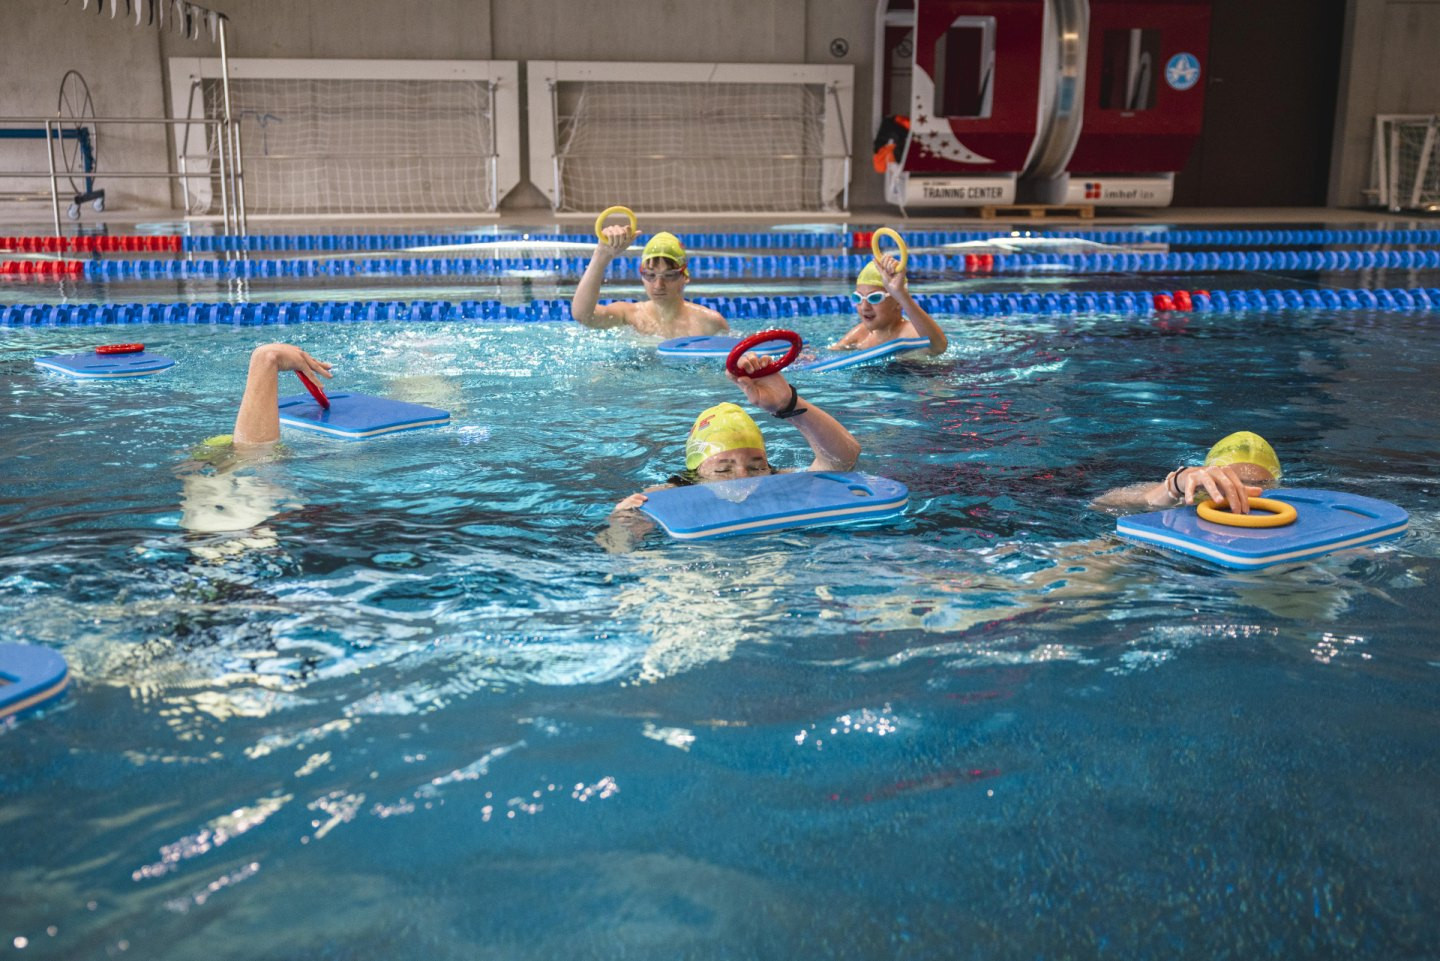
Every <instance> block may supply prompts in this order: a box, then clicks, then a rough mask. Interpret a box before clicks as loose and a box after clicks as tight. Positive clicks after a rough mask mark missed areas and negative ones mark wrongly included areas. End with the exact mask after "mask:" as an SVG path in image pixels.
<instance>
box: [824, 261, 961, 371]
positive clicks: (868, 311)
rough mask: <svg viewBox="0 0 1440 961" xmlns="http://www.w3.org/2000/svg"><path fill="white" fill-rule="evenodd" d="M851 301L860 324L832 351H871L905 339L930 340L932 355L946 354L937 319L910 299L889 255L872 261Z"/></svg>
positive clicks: (895, 265) (833, 346)
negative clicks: (919, 338) (918, 338)
mask: <svg viewBox="0 0 1440 961" xmlns="http://www.w3.org/2000/svg"><path fill="white" fill-rule="evenodd" d="M850 298H851V299H852V300H853V301H854V302H855V312H856V313H857V314H859V315H860V322H859V323H858V324H856V325H855V326H854V327H852V328H851V329H850V332H849V333H848V334H846V335H845V336H844V337H841V338H840V339H839V340H838V341H836V342H835V343H834V344H831V345H830V349H831V350H849V349H853V350H867V349H869V348H871V347H879V346H880V345H881V344H884V343H888V342H889V341H892V340H898V339H899V338H901V337H928V338H930V356H932V357H935V356H938V355H940V354H943V353H945V348H946V347H947V346H949V342H948V341H947V340H946V339H945V331H943V330H941V329H940V325H939V324H937V323H935V318H933V317H931V316H930V314H929V313H928V312H926V310H925V308H924V307H921V306H920V305H919V304H918V303H917V302H916V301H915V298H914V297H911V296H910V288H909V285H908V284H907V283H906V281H905V274H904V272H903V271H901V270H900V262H899V261H897V260H896V259H895V258H894V257H891V256H889V255H886V256H884V257H882V258H880V260H878V261H875V260H872V261H870V263H868V264H866V265H865V269H864V270H862V271H860V276H859V277H857V278H856V279H855V290H854V292H853V293H851V295H850Z"/></svg>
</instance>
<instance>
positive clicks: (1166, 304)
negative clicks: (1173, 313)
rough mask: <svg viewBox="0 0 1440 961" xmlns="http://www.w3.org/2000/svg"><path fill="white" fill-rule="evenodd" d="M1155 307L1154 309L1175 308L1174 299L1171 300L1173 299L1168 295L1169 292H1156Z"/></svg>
mask: <svg viewBox="0 0 1440 961" xmlns="http://www.w3.org/2000/svg"><path fill="white" fill-rule="evenodd" d="M1155 309H1156V310H1174V309H1175V301H1173V300H1171V299H1170V295H1169V294H1156V295H1155Z"/></svg>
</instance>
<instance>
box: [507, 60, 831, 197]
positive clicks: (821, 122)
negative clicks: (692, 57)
mask: <svg viewBox="0 0 1440 961" xmlns="http://www.w3.org/2000/svg"><path fill="white" fill-rule="evenodd" d="M561 66H563V65H561ZM610 66H612V67H613V68H614V69H612V70H610V71H603V72H602V71H589V72H588V73H594V74H599V75H586V76H578V77H570V78H566V77H565V76H564V75H563V73H561V75H559V76H550V77H541V78H537V76H536V73H535V72H534V71H532V72H531V74H530V84H531V88H530V98H531V101H530V103H531V110H530V138H531V141H530V142H531V153H530V156H531V166H532V170H531V178H532V180H535V181H536V185H537V186H539V187H540V188H541V189H542V190H544V191H545V192H546V193H547V194H549V195H550V197H551V201H552V204H553V205H554V207H555V209H556V210H557V211H590V210H601V209H604V208H605V207H608V206H610V205H611V204H615V203H625V204H627V205H628V206H631V207H633V208H635V209H637V210H644V211H647V212H650V211H654V212H662V211H664V212H696V213H726V212H740V213H745V212H777V211H795V212H809V211H813V212H830V211H840V210H843V209H844V208H845V206H846V194H845V187H846V183H847V182H848V179H849V178H848V172H847V171H848V163H849V150H848V147H847V145H846V138H845V135H844V133H843V130H844V128H845V126H846V125H845V122H844V121H845V119H846V118H845V116H844V113H848V108H849V103H848V99H849V87H848V83H847V85H846V87H845V89H844V91H843V92H844V95H845V97H846V102H845V103H844V104H842V103H840V96H841V90H840V89H839V84H838V83H836V82H834V79H833V78H831V77H827V76H825V75H822V74H811V75H808V76H807V75H806V74H804V73H803V72H802V73H799V74H798V75H792V74H790V73H786V72H784V71H782V72H779V73H773V74H772V76H773V79H770V78H766V77H764V76H763V75H761V70H760V68H756V67H754V66H753V65H752V67H751V69H750V70H749V71H748V72H747V73H745V74H741V75H739V76H738V77H736V78H735V79H729V80H725V81H717V80H716V79H714V75H713V72H710V75H709V76H705V77H704V79H686V78H684V77H683V76H680V77H677V76H676V75H675V73H673V72H672V71H670V70H669V69H655V67H656V65H653V64H651V65H647V66H648V67H649V68H650V69H648V70H641V71H637V72H638V73H640V74H641V75H642V76H648V77H651V78H654V77H663V78H664V79H663V80H655V79H649V80H646V79H639V78H630V77H626V76H625V73H626V70H625V68H626V66H627V65H624V64H617V65H610ZM686 66H690V65H686ZM697 66H699V67H701V68H706V67H713V66H715V65H697ZM604 73H608V74H609V75H608V76H606V75H603V74H604ZM702 75H703V71H702ZM742 77H743V78H744V79H742ZM846 79H847V81H848V76H847V77H846ZM537 81H538V82H537ZM537 87H538V88H539V89H537ZM537 95H538V96H542V97H543V98H544V99H545V101H546V102H544V103H542V104H541V107H547V106H548V109H541V110H537ZM547 164H548V165H549V167H550V169H549V170H548V171H547V170H545V169H543V168H544V167H545V166H546V165H547Z"/></svg>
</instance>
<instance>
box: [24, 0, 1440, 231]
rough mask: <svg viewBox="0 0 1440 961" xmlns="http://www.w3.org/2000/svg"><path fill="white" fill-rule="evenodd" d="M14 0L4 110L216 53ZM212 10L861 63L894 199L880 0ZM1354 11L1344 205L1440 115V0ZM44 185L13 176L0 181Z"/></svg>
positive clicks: (254, 41)
mask: <svg viewBox="0 0 1440 961" xmlns="http://www.w3.org/2000/svg"><path fill="white" fill-rule="evenodd" d="M4 2H5V5H6V12H7V14H8V16H7V17H6V26H5V29H4V30H3V31H0V116H13V115H36V114H45V113H50V112H52V111H53V110H54V109H55V103H56V99H57V96H58V92H59V87H60V81H61V77H62V76H63V75H64V73H65V72H66V70H68V69H70V68H76V69H79V70H80V71H81V72H82V73H83V74H84V75H85V78H86V80H87V81H89V84H90V88H91V91H92V93H93V96H94V102H95V109H96V111H97V113H98V114H100V115H101V116H110V117H117V116H140V117H158V116H164V115H165V113H166V112H167V111H168V109H169V107H168V103H167V102H166V100H167V95H166V91H167V89H168V87H167V82H168V78H167V76H166V63H167V58H169V57H171V56H181V55H185V56H196V55H199V56H208V55H213V52H214V47H213V46H212V45H211V44H210V43H209V41H208V39H205V40H201V41H190V40H186V39H183V38H181V37H180V36H179V35H178V34H176V33H173V32H171V31H169V30H165V31H160V30H157V29H156V28H154V27H145V26H142V27H132V26H128V25H127V24H126V23H124V22H123V21H122V20H120V19H115V20H112V19H111V18H110V16H109V12H108V9H107V10H106V11H105V12H103V13H102V14H101V15H97V14H96V13H95V11H94V9H93V5H92V8H91V9H89V10H82V9H81V7H80V2H81V0H70V2H69V3H65V2H63V0H4ZM1037 2H1038V0H1037ZM212 6H213V7H214V8H215V9H218V10H221V11H223V12H225V13H226V14H228V15H229V16H230V18H231V20H232V23H233V31H232V42H231V47H230V52H231V54H232V55H233V56H237V57H321V58H324V57H360V58H401V59H477V60H486V59H499V60H519V61H522V62H523V61H525V60H529V59H546V58H548V59H576V60H605V59H614V60H638V61H645V60H689V61H693V60H715V61H732V62H742V63H746V62H750V63H767V62H772V63H773V62H782V63H797V62H798V63H822V64H828V63H850V64H854V65H855V68H856V85H855V121H854V127H855V129H853V130H851V131H850V139H851V143H852V145H853V148H854V155H855V165H854V176H853V179H852V185H851V204H852V206H856V207H866V206H879V205H880V203H881V196H880V182H879V179H880V178H879V177H878V176H876V175H875V174H874V173H873V172H872V171H871V170H870V164H869V157H870V152H871V151H870V129H871V118H870V115H869V114H870V92H871V79H872V78H871V64H870V59H871V51H872V36H871V34H872V30H873V22H874V21H873V18H874V9H875V8H874V0H400V2H395V0H304V2H296V3H281V2H278V0H213V3H212ZM122 7H123V4H122ZM1347 15H1348V24H1347V34H1346V40H1347V42H1346V49H1345V55H1344V57H1345V59H1344V62H1343V63H1342V76H1341V83H1340V93H1339V101H1338V114H1337V121H1336V127H1335V140H1334V151H1333V154H1332V163H1331V188H1330V200H1331V203H1332V204H1335V205H1342V206H1360V205H1362V203H1363V197H1362V195H1361V189H1362V188H1363V187H1364V186H1365V184H1366V182H1367V180H1368V177H1369V158H1370V151H1371V128H1372V122H1373V117H1374V115H1375V114H1376V113H1380V112H1393V113H1408V112H1416V113H1429V112H1436V111H1440V58H1437V57H1435V55H1434V44H1435V40H1436V39H1437V38H1440V0H1349V7H1348V14H1347ZM837 40H838V41H841V43H838V44H837V43H835V41H837ZM835 51H840V55H839V56H837V55H836V53H835ZM522 103H523V101H522ZM169 143H170V139H169V137H168V135H167V134H166V133H165V132H163V131H162V130H160V129H158V128H117V129H108V128H107V129H106V130H105V131H104V132H103V134H102V143H101V151H100V163H101V167H102V171H103V170H104V169H107V168H108V169H109V170H118V169H122V168H134V169H145V170H157V171H161V170H165V169H167V165H168V163H169V157H170V147H169ZM44 166H45V157H44V149H43V145H42V144H41V143H40V142H39V141H31V142H15V141H0V170H16V169H37V170H43V169H44ZM101 185H102V186H104V187H105V189H106V190H107V191H108V192H109V199H110V204H111V206H112V207H113V208H117V209H119V208H123V207H154V206H168V205H169V199H168V198H170V197H171V196H172V194H171V191H170V189H169V187H168V185H167V184H164V183H161V182H154V181H123V182H122V181H118V180H114V179H112V180H109V181H105V182H104V183H103V184H101ZM45 186H46V185H45V182H44V181H43V180H32V181H29V182H27V183H21V182H18V181H15V180H8V179H7V180H3V181H0V191H9V190H15V189H17V188H24V187H28V188H30V189H36V188H44V187H45ZM517 204H519V205H521V206H536V207H539V206H542V205H543V199H542V198H541V197H540V195H539V193H538V191H534V190H533V189H521V190H519V191H517V192H516V194H515V195H514V196H512V198H511V200H510V201H509V202H508V203H507V204H506V206H507V207H509V208H513V207H515V206H516V205H517Z"/></svg>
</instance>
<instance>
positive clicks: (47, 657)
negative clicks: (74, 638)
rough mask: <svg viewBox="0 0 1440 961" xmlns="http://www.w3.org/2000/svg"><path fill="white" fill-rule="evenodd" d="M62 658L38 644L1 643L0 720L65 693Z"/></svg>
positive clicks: (67, 681)
mask: <svg viewBox="0 0 1440 961" xmlns="http://www.w3.org/2000/svg"><path fill="white" fill-rule="evenodd" d="M69 684H70V668H69V667H67V666H66V664H65V658H63V657H61V656H60V655H59V654H57V653H56V652H54V651H52V650H50V648H48V647H40V646H39V645H37V644H0V719H3V718H7V717H13V716H15V715H18V714H24V713H25V712H27V711H34V710H38V709H39V708H41V707H44V706H45V705H46V704H49V703H50V702H51V701H53V700H55V699H56V698H58V697H60V696H61V695H62V694H64V693H65V688H66V687H67V686H68V685H69Z"/></svg>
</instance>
